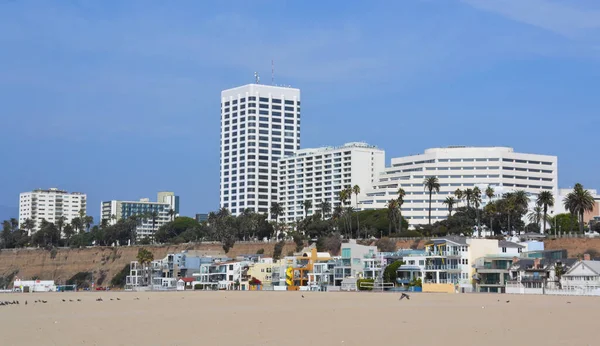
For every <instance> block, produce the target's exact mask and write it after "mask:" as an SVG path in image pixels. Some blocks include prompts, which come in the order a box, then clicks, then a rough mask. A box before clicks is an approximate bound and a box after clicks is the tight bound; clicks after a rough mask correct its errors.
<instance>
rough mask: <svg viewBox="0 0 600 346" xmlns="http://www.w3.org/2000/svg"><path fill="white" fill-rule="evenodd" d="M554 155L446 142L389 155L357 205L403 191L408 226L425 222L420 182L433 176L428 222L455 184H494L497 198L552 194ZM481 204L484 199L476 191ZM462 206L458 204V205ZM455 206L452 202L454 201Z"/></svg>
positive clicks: (378, 204)
mask: <svg viewBox="0 0 600 346" xmlns="http://www.w3.org/2000/svg"><path fill="white" fill-rule="evenodd" d="M557 162H558V159H557V157H556V156H548V155H537V154H524V153H517V152H515V151H514V150H513V148H507V147H463V146H456V147H447V148H433V149H427V150H425V152H424V153H423V154H419V155H413V156H406V157H400V158H394V159H392V161H391V166H390V167H387V168H385V170H384V171H383V172H382V173H381V174H379V177H378V178H377V180H376V181H375V182H374V183H373V186H372V187H371V188H370V189H369V190H368V191H365V195H364V197H362V198H360V202H359V208H361V209H363V210H368V209H382V208H385V207H386V204H387V202H388V201H389V200H390V199H392V198H397V196H398V189H399V188H402V189H404V190H405V192H406V196H405V198H404V205H403V207H402V215H403V216H404V217H405V218H406V219H407V221H408V223H409V225H411V226H414V225H418V224H425V223H427V222H428V210H429V205H428V203H429V196H428V192H427V191H425V189H424V186H423V181H424V180H425V178H427V177H431V176H436V177H437V178H438V179H439V184H440V192H439V193H434V194H433V196H432V204H431V208H432V210H431V218H432V222H436V221H440V220H443V219H445V218H446V217H447V216H448V209H447V207H446V206H445V205H444V204H443V201H444V199H446V197H448V196H453V195H454V191H456V189H461V190H464V189H468V188H474V187H476V186H477V187H479V189H480V190H481V191H482V192H483V191H485V189H486V188H487V187H488V186H491V187H493V188H494V190H495V193H496V196H495V197H494V198H497V197H499V196H501V195H502V194H503V193H506V192H510V191H514V190H525V191H526V192H527V193H528V194H529V195H530V198H531V201H532V202H533V201H534V200H535V198H536V197H537V194H538V193H540V192H541V191H544V190H548V191H552V193H553V194H554V195H555V196H557V195H558V185H557V182H558V166H557ZM482 199H483V201H482V202H483V205H485V204H486V203H488V202H489V199H488V198H487V197H486V196H485V195H482ZM462 205H464V204H462V203H461V206H462ZM455 207H456V206H455Z"/></svg>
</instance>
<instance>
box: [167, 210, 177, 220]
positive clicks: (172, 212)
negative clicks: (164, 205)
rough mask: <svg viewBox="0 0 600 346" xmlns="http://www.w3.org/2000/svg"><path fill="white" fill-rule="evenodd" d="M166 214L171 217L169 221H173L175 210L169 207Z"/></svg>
mask: <svg viewBox="0 0 600 346" xmlns="http://www.w3.org/2000/svg"><path fill="white" fill-rule="evenodd" d="M167 214H168V215H169V216H170V217H171V221H175V214H176V213H175V210H173V208H171V209H169V211H168V212H167Z"/></svg>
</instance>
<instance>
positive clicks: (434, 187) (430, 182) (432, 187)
mask: <svg viewBox="0 0 600 346" xmlns="http://www.w3.org/2000/svg"><path fill="white" fill-rule="evenodd" d="M423 186H425V190H427V191H429V225H431V195H432V194H433V191H435V192H436V193H439V192H440V182H439V180H438V178H437V177H436V176H432V177H427V178H425V180H423Z"/></svg>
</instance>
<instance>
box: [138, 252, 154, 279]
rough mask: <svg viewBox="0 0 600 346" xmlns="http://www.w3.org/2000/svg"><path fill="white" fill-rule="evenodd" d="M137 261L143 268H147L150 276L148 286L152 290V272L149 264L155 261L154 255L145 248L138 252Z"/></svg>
mask: <svg viewBox="0 0 600 346" xmlns="http://www.w3.org/2000/svg"><path fill="white" fill-rule="evenodd" d="M137 261H138V263H139V264H140V265H141V266H142V268H144V267H145V268H146V272H147V274H148V286H149V287H150V288H152V270H151V269H150V268H149V267H150V266H149V264H150V263H152V261H154V254H153V253H152V252H150V251H148V250H146V249H145V248H141V249H139V250H138V254H137Z"/></svg>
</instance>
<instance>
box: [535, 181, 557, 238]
mask: <svg viewBox="0 0 600 346" xmlns="http://www.w3.org/2000/svg"><path fill="white" fill-rule="evenodd" d="M536 203H537V205H538V206H540V207H542V209H543V210H544V225H543V230H542V234H546V223H547V222H548V207H554V195H553V194H552V192H550V191H547V190H545V191H542V192H540V193H539V194H538V197H537V201H536Z"/></svg>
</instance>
